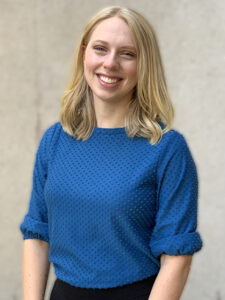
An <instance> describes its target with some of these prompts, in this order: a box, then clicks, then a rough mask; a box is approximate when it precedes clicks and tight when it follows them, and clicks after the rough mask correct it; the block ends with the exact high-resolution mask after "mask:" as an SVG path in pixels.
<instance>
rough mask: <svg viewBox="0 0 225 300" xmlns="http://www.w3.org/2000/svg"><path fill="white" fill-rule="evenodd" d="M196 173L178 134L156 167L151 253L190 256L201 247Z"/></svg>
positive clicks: (184, 142)
mask: <svg viewBox="0 0 225 300" xmlns="http://www.w3.org/2000/svg"><path fill="white" fill-rule="evenodd" d="M197 209H198V174H197V169H196V165H195V162H194V160H193V157H192V155H191V152H190V150H189V148H188V145H187V143H186V140H185V138H184V137H183V136H182V135H181V134H180V133H178V132H176V134H175V136H173V137H172V139H170V141H169V142H168V143H167V145H166V147H165V148H164V149H163V151H162V153H161V155H160V158H159V161H158V167H157V212H156V218H155V225H154V228H153V232H152V235H151V240H150V249H151V252H152V254H153V255H154V256H155V257H156V258H158V257H159V256H160V255H161V254H162V253H165V254H168V255H184V254H186V255H193V254H194V252H197V251H199V250H200V249H201V248H202V239H201V236H200V234H199V233H198V232H197V231H196V229H197V212H198V210H197Z"/></svg>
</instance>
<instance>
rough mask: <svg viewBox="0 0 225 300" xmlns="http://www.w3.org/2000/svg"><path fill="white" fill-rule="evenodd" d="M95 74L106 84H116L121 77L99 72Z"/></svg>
mask: <svg viewBox="0 0 225 300" xmlns="http://www.w3.org/2000/svg"><path fill="white" fill-rule="evenodd" d="M97 76H98V78H99V79H100V80H101V82H103V83H106V84H111V85H113V84H116V83H117V82H119V81H120V80H121V78H116V77H108V76H106V75H101V74H98V75H97Z"/></svg>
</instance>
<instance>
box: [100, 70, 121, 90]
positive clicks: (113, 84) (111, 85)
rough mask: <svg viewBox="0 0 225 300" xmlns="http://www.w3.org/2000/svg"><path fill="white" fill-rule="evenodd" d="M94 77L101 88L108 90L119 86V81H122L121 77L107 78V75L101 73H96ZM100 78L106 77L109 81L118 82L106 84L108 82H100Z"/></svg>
mask: <svg viewBox="0 0 225 300" xmlns="http://www.w3.org/2000/svg"><path fill="white" fill-rule="evenodd" d="M96 76H97V78H98V81H99V83H100V84H101V85H102V86H104V87H110V88H113V87H116V86H118V85H119V84H120V82H121V80H122V78H121V77H115V76H109V75H106V74H102V73H98V74H96ZM100 76H105V77H108V78H110V79H118V81H117V82H114V83H108V82H105V81H103V80H101V78H100Z"/></svg>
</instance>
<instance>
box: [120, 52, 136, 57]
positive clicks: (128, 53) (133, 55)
mask: <svg viewBox="0 0 225 300" xmlns="http://www.w3.org/2000/svg"><path fill="white" fill-rule="evenodd" d="M122 55H124V56H127V57H130V58H132V57H136V54H134V53H132V52H129V51H124V52H122Z"/></svg>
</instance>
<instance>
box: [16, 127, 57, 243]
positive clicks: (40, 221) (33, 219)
mask: <svg viewBox="0 0 225 300" xmlns="http://www.w3.org/2000/svg"><path fill="white" fill-rule="evenodd" d="M53 131H54V126H53V127H50V128H49V129H48V130H46V132H45V133H44V135H43V136H42V138H41V140H40V143H39V146H38V149H37V152H36V158H35V163H34V168H33V181H32V190H31V196H30V202H29V208H28V211H27V213H26V215H25V217H24V220H23V222H22V223H21V224H20V231H21V233H22V235H23V239H32V238H36V239H40V240H44V241H46V242H48V241H49V235H48V214H47V208H46V203H45V196H44V189H45V183H46V179H47V174H48V160H49V148H50V141H51V138H52V135H53Z"/></svg>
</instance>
